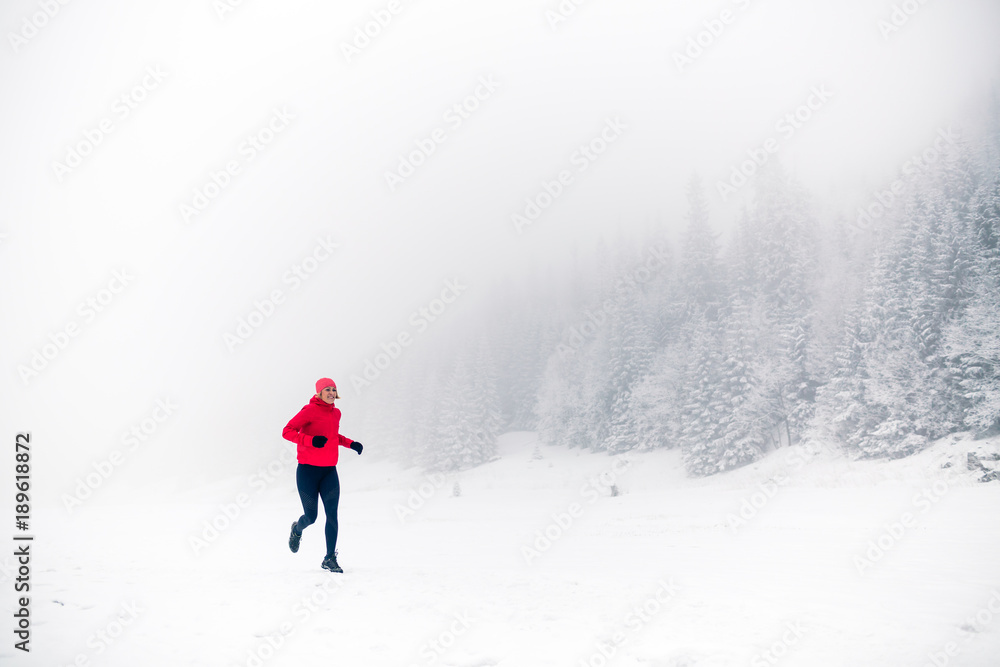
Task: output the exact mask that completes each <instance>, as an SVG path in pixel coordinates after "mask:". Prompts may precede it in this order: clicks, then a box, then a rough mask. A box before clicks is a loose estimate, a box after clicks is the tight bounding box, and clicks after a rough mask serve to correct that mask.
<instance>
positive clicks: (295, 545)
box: [288, 521, 302, 554]
mask: <svg viewBox="0 0 1000 667" xmlns="http://www.w3.org/2000/svg"><path fill="white" fill-rule="evenodd" d="M297 525H299V522H298V521H296V522H294V523H292V534H291V535H289V536H288V548H289V549H291V550H292V553H293V554H294V553H297V552H298V550H299V540H301V539H302V533H300V532H298V531H297V530H295V527H296V526H297Z"/></svg>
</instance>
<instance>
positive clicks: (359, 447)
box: [351, 442, 365, 454]
mask: <svg viewBox="0 0 1000 667" xmlns="http://www.w3.org/2000/svg"><path fill="white" fill-rule="evenodd" d="M364 448H365V446H364V445H362V444H361V443H360V442H352V443H351V449H353V450H354V451H356V452H357V453H358V454H360V453H361V450H362V449H364Z"/></svg>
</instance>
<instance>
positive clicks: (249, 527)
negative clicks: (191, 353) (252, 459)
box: [0, 433, 1000, 667]
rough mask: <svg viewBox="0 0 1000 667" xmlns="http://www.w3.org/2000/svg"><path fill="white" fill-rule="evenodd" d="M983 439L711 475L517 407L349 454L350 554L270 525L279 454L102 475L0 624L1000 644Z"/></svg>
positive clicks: (292, 505) (311, 657) (338, 647)
mask: <svg viewBox="0 0 1000 667" xmlns="http://www.w3.org/2000/svg"><path fill="white" fill-rule="evenodd" d="M998 445H1000V442H998V441H996V440H994V441H987V442H985V443H984V442H978V443H973V442H970V441H967V440H960V439H957V438H953V439H949V440H946V441H941V442H938V443H937V444H936V445H935V446H934V447H933V448H932V449H931V450H928V451H926V452H924V453H923V454H921V455H918V456H914V457H911V458H909V459H904V460H900V461H894V462H891V461H881V462H851V461H848V460H846V459H844V458H842V457H841V456H840V455H838V454H836V453H831V452H827V451H810V450H807V449H806V448H803V447H796V448H793V449H785V450H781V451H778V452H775V453H772V454H771V455H770V456H769V457H768V458H767V459H765V460H764V461H761V462H759V463H758V464H756V465H754V466H751V467H748V468H745V469H742V470H739V471H735V472H732V473H728V474H724V475H719V476H717V477H714V478H709V479H688V478H686V477H685V476H684V474H683V472H682V467H681V462H680V459H679V454H678V453H677V452H673V451H658V452H652V453H646V454H631V455H629V456H628V457H627V458H622V459H615V458H610V457H608V456H606V455H597V454H591V453H582V452H579V451H572V450H565V449H555V448H546V447H542V448H537V447H536V445H535V436H534V434H531V433H513V434H508V435H506V436H504V437H503V438H502V439H501V443H500V452H501V458H500V459H499V460H497V461H494V462H493V463H490V464H488V465H484V466H482V467H480V468H477V469H475V470H472V471H469V472H466V473H462V474H461V475H460V476H445V477H440V478H437V477H427V476H425V475H423V474H421V473H420V472H419V471H416V470H400V469H399V467H398V466H395V465H393V464H391V463H390V462H387V461H379V460H377V458H375V457H372V456H369V455H368V454H367V453H366V455H365V456H363V457H355V456H349V455H345V456H344V457H343V460H342V462H341V465H340V471H341V480H342V484H343V490H344V492H343V496H342V501H341V508H340V517H341V534H340V543H339V551H340V563H341V565H342V566H343V567H344V569H345V574H343V575H334V574H330V573H327V572H325V571H322V570H320V568H319V564H320V560H321V559H322V557H323V554H324V545H323V535H322V528H321V524H320V523H317V524H316V525H314V526H312V527H311V528H309V529H307V531H306V532H305V535H304V538H303V542H302V548H301V550H300V551H299V553H298V554H292V553H291V552H290V551H289V550H288V547H287V537H288V527H289V524H290V523H291V521H292V520H293V519H295V518H296V517H297V516H298V515H299V513H300V507H299V505H298V499H297V496H296V495H295V491H294V480H293V476H292V474H291V468H290V467H289V468H286V470H285V471H284V472H283V473H280V474H279V475H278V476H277V478H276V479H275V480H274V481H273V482H271V483H269V484H267V483H261V482H259V481H258V480H257V479H255V480H249V479H246V478H241V479H235V480H232V482H231V483H230V484H227V485H222V486H218V487H214V488H211V489H203V490H200V491H199V492H198V493H196V494H188V495H187V496H185V497H183V498H178V499H177V500H176V502H171V503H169V504H163V505H154V506H150V505H128V506H126V505H124V504H112V503H104V504H101V503H100V502H99V499H95V500H93V501H92V502H91V504H87V505H85V506H84V507H82V508H80V509H78V510H76V511H75V512H74V513H73V514H72V515H70V514H69V513H67V512H66V511H65V510H63V509H61V508H60V509H50V510H48V511H45V512H41V513H39V514H38V516H37V519H36V524H37V530H36V534H37V536H38V537H37V541H36V543H35V549H36V552H35V560H34V569H33V578H34V596H33V602H32V605H33V614H34V626H33V627H34V635H33V638H32V644H33V652H32V653H31V654H30V656H24V655H23V654H20V653H19V654H18V655H17V656H14V652H13V651H12V648H11V642H10V641H6V642H4V644H3V646H2V647H0V664H3V663H7V662H8V661H10V659H11V658H12V657H16V664H19V665H23V664H30V665H39V666H41V665H48V666H68V665H100V666H108V667H111V666H118V665H121V666H122V667H125V666H127V667H135V666H138V665H141V666H144V667H145V666H149V667H153V666H161V665H162V666H164V667H168V666H169V667H176V666H178V665H205V666H212V667H221V666H227V667H229V666H235V665H247V666H255V665H256V666H262V665H267V666H274V667H278V666H286V665H287V666H291V665H295V666H305V665H321V664H322V665H346V666H366V667H368V666H371V667H380V666H383V665H384V666H387V667H388V666H398V667H408V666H411V665H428V666H429V665H448V666H462V667H480V666H487V665H497V666H501V665H502V666H504V667H531V666H535V665H537V666H550V665H551V666H565V667H577V666H580V665H594V666H595V667H596V666H599V665H605V664H607V665H616V666H620V667H626V666H628V667H632V666H636V667H638V666H642V667H681V666H695V665H699V666H700V665H705V666H709V665H711V666H723V665H749V666H751V667H755V666H758V665H779V664H780V665H789V666H791V665H809V666H817V667H819V666H826V665H830V666H833V665H836V666H843V665H850V666H861V665H872V666H886V665H914V666H923V665H935V664H936V665H943V664H949V665H975V666H979V667H990V666H995V665H998V664H1000V520H998V517H1000V483H997V482H993V483H986V484H980V483H978V482H976V475H974V474H973V473H971V472H968V471H967V470H966V467H965V460H966V452H967V451H968V450H970V449H971V448H975V449H979V450H990V448H992V450H994V451H995V450H996V448H997V446H998ZM373 449H374V448H373ZM277 452H278V450H276V453H277ZM538 454H540V455H541V458H540V459H538V458H535V456H537V455H538ZM949 463H950V464H951V465H950V467H942V465H948V464H949ZM456 482H457V483H458V488H456ZM611 482H613V483H614V485H615V486H616V488H617V490H618V491H619V494H618V495H617V496H612V495H611V491H610V485H609V483H611ZM456 491H457V492H458V495H456ZM240 494H245V497H243V498H241V499H242V500H243V504H244V505H245V507H243V508H241V509H240V510H239V513H238V516H236V515H235V511H234V509H233V508H234V506H237V498H238V496H240ZM422 496H424V497H426V498H424V497H422ZM247 501H249V502H247ZM220 506H223V507H222V508H220ZM224 508H228V511H229V513H230V514H233V515H234V516H235V518H234V519H232V520H230V519H228V518H220V517H225V509H224ZM213 519H214V520H215V522H216V524H217V525H218V526H221V527H222V528H223V530H221V531H220V532H219V533H218V534H217V535H215V534H213V533H212V532H211V531H209V532H207V533H204V534H203V532H204V531H205V523H204V522H205V521H206V520H209V521H211V520H213ZM321 520H322V514H321ZM227 522H228V523H229V525H228V526H227V525H226V523H227ZM192 536H196V537H197V536H200V537H201V539H203V540H204V543H203V544H200V545H199V550H198V553H197V555H196V554H195V550H194V548H193V547H192V542H191V538H192ZM10 563H11V561H10V559H8V560H7V563H6V565H7V566H8V567H9V565H10ZM4 576H5V578H6V577H8V576H9V573H5V575H4ZM5 606H6V609H5V612H7V613H8V614H9V613H10V612H11V611H12V609H13V607H12V603H11V600H10V599H9V598H7V599H5ZM7 617H8V619H9V618H10V616H9V615H8V616H7Z"/></svg>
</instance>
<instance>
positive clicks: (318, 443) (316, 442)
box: [313, 435, 326, 449]
mask: <svg viewBox="0 0 1000 667" xmlns="http://www.w3.org/2000/svg"><path fill="white" fill-rule="evenodd" d="M325 444H326V436H325V435H314V436H313V447H316V448H317V449H322V448H323V445H325Z"/></svg>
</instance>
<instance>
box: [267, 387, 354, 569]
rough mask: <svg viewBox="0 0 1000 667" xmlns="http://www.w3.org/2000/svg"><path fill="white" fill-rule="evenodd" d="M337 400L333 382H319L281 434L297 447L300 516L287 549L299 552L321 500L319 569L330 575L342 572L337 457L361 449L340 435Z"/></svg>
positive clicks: (296, 474) (296, 481) (293, 528)
mask: <svg viewBox="0 0 1000 667" xmlns="http://www.w3.org/2000/svg"><path fill="white" fill-rule="evenodd" d="M338 398H340V395H339V394H338V393H337V385H336V383H334V381H333V380H331V379H330V378H322V379H321V380H318V381H317V382H316V395H315V396H313V397H312V398H311V399H310V400H309V403H308V404H307V405H306V406H305V407H304V408H302V409H301V410H299V414H297V415H295V416H294V417H292V420H291V421H290V422H288V425H287V426H285V429H284V431H282V436H284V438H285V440H290V441H292V442H294V443H295V444H296V445H297V446H298V447H297V451H298V461H299V465H298V468H296V470H295V484H296V486H298V488H299V498H301V499H302V512H303V514H302V516H300V517H299V520H298V521H296V522H295V523H293V524H292V534H291V536H290V537H289V538H288V548H289V549H291V550H292V553H295V552H297V551H298V550H299V540H301V539H302V531H303V530H305V529H306V527H307V526H311V525H312V524H314V523H315V522H316V516H317V514H318V513H319V499H320V498H322V499H323V509H324V510H325V511H326V558H324V559H323V563H322V567H323V569H326V570H330V571H331V572H343V570H342V569H341V568H340V566H339V565H337V505H338V503H340V478H339V477H338V476H337V455H338V453H339V452H340V447H349V448H350V449H353V450H354V451H356V452H357V453H358V454H360V453H361V450H362V449H363V447H362V445H361V443H360V442H355V441H353V440H351V439H350V438H348V437H346V436H343V435H341V434H340V410H339V409H337V408H335V407H334V406H333V402H334V401H335V400H336V399H338ZM328 444H329V445H330V446H329V447H328V446H327V445H328Z"/></svg>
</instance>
